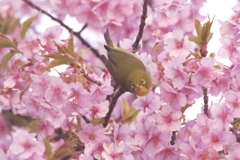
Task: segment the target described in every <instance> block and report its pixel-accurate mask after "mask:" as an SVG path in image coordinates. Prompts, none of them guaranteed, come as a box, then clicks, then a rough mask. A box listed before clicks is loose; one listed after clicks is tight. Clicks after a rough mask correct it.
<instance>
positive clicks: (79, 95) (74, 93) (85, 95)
mask: <svg viewBox="0 0 240 160" xmlns="http://www.w3.org/2000/svg"><path fill="white" fill-rule="evenodd" d="M69 88H70V90H71V92H70V94H69V95H68V98H67V99H69V100H70V101H71V102H73V103H75V104H78V105H79V106H86V105H88V103H89V99H90V94H89V92H88V91H87V90H86V89H85V88H83V86H82V83H80V82H76V83H70V84H69Z"/></svg>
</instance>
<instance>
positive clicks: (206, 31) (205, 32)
mask: <svg viewBox="0 0 240 160" xmlns="http://www.w3.org/2000/svg"><path fill="white" fill-rule="evenodd" d="M213 20H214V17H213ZM213 20H212V21H210V19H209V20H208V21H207V22H206V23H205V24H204V25H203V28H202V33H201V39H202V41H206V42H208V39H209V34H210V30H211V27H212V24H213Z"/></svg>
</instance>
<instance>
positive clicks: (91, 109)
mask: <svg viewBox="0 0 240 160" xmlns="http://www.w3.org/2000/svg"><path fill="white" fill-rule="evenodd" d="M108 106H109V101H103V102H101V103H99V104H98V103H92V104H91V105H89V106H88V107H86V108H85V110H86V112H87V113H88V114H90V116H91V117H92V118H102V117H105V116H106V114H107V113H108V110H109V108H108Z"/></svg>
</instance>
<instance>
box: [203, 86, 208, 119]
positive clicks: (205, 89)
mask: <svg viewBox="0 0 240 160" xmlns="http://www.w3.org/2000/svg"><path fill="white" fill-rule="evenodd" d="M202 89H203V102H204V114H206V115H207V116H208V94H207V88H205V87H203V88H202Z"/></svg>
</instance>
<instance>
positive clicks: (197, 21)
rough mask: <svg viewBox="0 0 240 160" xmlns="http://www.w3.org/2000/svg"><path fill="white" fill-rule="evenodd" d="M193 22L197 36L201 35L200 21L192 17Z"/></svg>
mask: <svg viewBox="0 0 240 160" xmlns="http://www.w3.org/2000/svg"><path fill="white" fill-rule="evenodd" d="M194 24H195V29H196V32H197V35H198V37H201V32H202V25H201V23H200V22H199V20H197V19H196V18H194Z"/></svg>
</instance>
